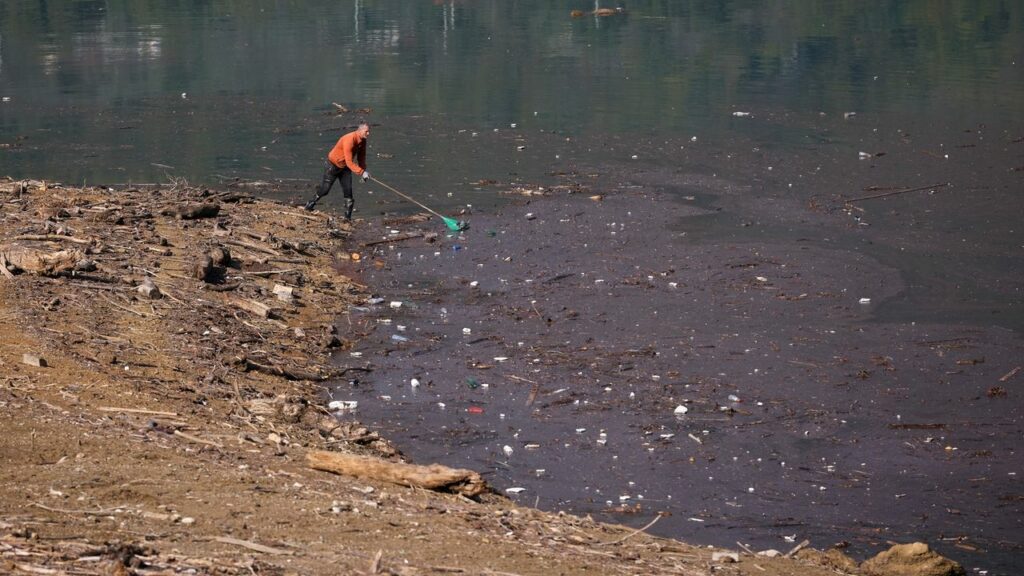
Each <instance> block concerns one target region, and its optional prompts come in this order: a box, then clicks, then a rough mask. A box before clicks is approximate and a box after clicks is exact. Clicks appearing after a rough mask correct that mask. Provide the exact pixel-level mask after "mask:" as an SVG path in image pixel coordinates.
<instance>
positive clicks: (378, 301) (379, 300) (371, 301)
mask: <svg viewBox="0 0 1024 576" xmlns="http://www.w3.org/2000/svg"><path fill="white" fill-rule="evenodd" d="M366 303H367V304H370V305H371V306H372V305H376V304H383V303H384V299H383V298H370V299H369V300H367V301H366Z"/></svg>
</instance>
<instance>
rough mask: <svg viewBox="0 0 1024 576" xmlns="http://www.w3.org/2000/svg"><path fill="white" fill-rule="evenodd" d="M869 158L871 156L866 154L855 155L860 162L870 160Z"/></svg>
mask: <svg viewBox="0 0 1024 576" xmlns="http://www.w3.org/2000/svg"><path fill="white" fill-rule="evenodd" d="M871 156H872V154H868V153H867V152H858V153H857V157H858V158H860V159H861V160H867V159H868V158H871Z"/></svg>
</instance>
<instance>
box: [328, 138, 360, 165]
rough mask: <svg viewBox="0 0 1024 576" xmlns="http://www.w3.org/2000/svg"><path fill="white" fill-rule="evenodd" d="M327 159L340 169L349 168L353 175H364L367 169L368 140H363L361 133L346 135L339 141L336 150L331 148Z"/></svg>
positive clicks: (335, 146)
mask: <svg viewBox="0 0 1024 576" xmlns="http://www.w3.org/2000/svg"><path fill="white" fill-rule="evenodd" d="M353 158H354V161H353ZM327 159H328V160H330V161H331V163H332V164H334V165H335V166H337V167H338V168H344V167H346V166H348V169H349V170H351V171H352V173H353V174H362V173H363V170H365V169H366V139H365V138H362V137H361V136H360V135H359V132H349V133H348V134H345V135H344V136H342V137H341V138H339V139H338V143H337V144H335V145H334V148H331V153H330V154H328V155H327Z"/></svg>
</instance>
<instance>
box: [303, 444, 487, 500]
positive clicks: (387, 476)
mask: <svg viewBox="0 0 1024 576" xmlns="http://www.w3.org/2000/svg"><path fill="white" fill-rule="evenodd" d="M306 460H307V461H308V462H309V466H310V467H311V468H314V469H316V470H324V471H327V472H333V473H335V474H344V475H346V476H355V477H356V478H365V479H370V480H383V481H385V482H391V483H393V484H400V485H402V486H411V487H414V488H426V489H428V490H437V491H439V492H452V493H455V494H462V495H463V496H468V497H472V496H479V495H480V494H483V493H484V492H486V491H487V483H486V482H484V479H483V478H481V477H480V474H478V473H476V472H473V471H472V470H462V469H458V468H449V467H447V466H442V465H440V464H431V465H430V466H418V465H415V464H403V463H396V462H388V461H387V460H381V459H380V458H371V457H368V456H357V455H355V454H342V453H340V452H326V451H323V450H314V451H312V452H310V453H308V454H307V455H306Z"/></svg>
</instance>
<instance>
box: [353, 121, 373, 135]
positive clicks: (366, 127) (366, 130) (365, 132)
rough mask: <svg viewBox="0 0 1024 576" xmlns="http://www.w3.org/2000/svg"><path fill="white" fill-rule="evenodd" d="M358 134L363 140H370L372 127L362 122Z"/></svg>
mask: <svg viewBox="0 0 1024 576" xmlns="http://www.w3.org/2000/svg"><path fill="white" fill-rule="evenodd" d="M356 132H358V133H359V136H360V137H362V138H369V137H370V125H369V124H367V123H366V122H361V123H360V124H359V128H356Z"/></svg>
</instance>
